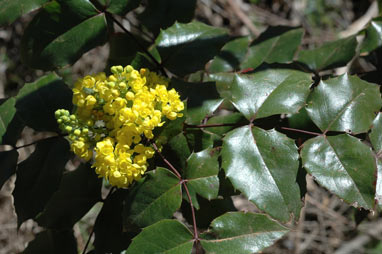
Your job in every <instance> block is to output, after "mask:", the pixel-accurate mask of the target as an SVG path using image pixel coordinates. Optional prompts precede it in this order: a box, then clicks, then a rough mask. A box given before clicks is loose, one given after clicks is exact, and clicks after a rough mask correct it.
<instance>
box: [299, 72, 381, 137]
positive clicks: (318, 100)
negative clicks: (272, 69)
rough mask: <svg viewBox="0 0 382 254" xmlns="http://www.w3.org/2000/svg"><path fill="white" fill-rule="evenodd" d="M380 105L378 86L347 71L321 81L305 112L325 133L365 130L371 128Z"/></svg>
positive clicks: (309, 99)
mask: <svg viewBox="0 0 382 254" xmlns="http://www.w3.org/2000/svg"><path fill="white" fill-rule="evenodd" d="M381 106H382V100H381V94H380V92H379V87H378V86H377V85H375V84H372V83H368V82H366V81H363V80H361V79H359V78H358V77H356V76H349V75H347V74H344V75H342V76H339V77H337V78H332V79H328V80H325V81H321V82H320V84H319V85H318V86H317V87H316V88H315V89H314V91H313V92H312V93H311V94H310V96H309V98H308V106H307V107H306V111H307V112H308V115H309V116H310V118H311V119H312V120H313V122H314V123H315V124H316V125H317V126H318V128H320V129H321V131H323V132H327V131H346V132H351V133H362V132H366V131H368V130H369V129H370V127H371V124H372V122H373V119H374V118H375V112H378V111H379V109H380V108H381Z"/></svg>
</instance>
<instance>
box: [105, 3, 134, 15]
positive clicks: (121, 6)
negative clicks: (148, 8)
mask: <svg viewBox="0 0 382 254" xmlns="http://www.w3.org/2000/svg"><path fill="white" fill-rule="evenodd" d="M140 3H141V0H109V1H108V5H107V9H106V10H107V11H108V12H110V13H113V14H118V15H122V16H123V15H125V14H126V13H128V12H129V11H131V10H134V9H135V8H137V7H138V6H139V4H140Z"/></svg>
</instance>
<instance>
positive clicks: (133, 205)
mask: <svg viewBox="0 0 382 254" xmlns="http://www.w3.org/2000/svg"><path fill="white" fill-rule="evenodd" d="M181 202H182V190H181V185H180V184H179V180H178V178H177V177H176V176H175V175H174V174H173V173H171V172H170V171H169V170H167V169H165V168H159V167H158V168H157V169H156V170H154V171H150V172H148V173H147V177H146V179H145V180H144V181H143V182H141V183H140V184H139V185H138V186H136V187H135V188H134V189H132V190H131V193H130V195H129V196H128V197H127V199H126V206H125V210H124V216H125V219H126V222H127V223H128V224H134V225H136V226H139V227H145V226H148V225H151V224H153V223H155V222H157V221H159V220H161V219H165V218H170V217H171V216H172V215H173V213H174V212H175V211H176V210H177V209H179V207H180V204H181Z"/></svg>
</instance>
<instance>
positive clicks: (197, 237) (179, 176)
mask: <svg viewBox="0 0 382 254" xmlns="http://www.w3.org/2000/svg"><path fill="white" fill-rule="evenodd" d="M151 144H152V146H153V147H154V150H155V151H156V152H157V153H158V154H159V156H160V157H161V158H162V160H163V161H164V162H165V163H166V164H167V166H169V168H170V169H171V170H172V171H173V172H174V174H175V175H176V176H177V177H178V179H179V183H180V184H182V185H183V187H184V189H185V191H186V194H187V198H188V201H189V202H190V206H191V214H192V223H193V228H194V239H195V241H196V242H197V241H199V235H198V228H197V226H196V216H195V210H194V205H193V204H192V199H191V195H190V191H189V190H188V187H187V184H186V183H187V179H183V178H182V176H181V175H180V173H179V171H178V170H177V169H176V168H175V167H174V166H173V165H172V164H171V163H170V162H169V161H168V160H167V159H166V158H165V157H164V156H163V154H162V153H161V152H160V151H159V149H158V147H157V145H156V144H155V143H154V142H152V143H151Z"/></svg>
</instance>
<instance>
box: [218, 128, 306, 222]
mask: <svg viewBox="0 0 382 254" xmlns="http://www.w3.org/2000/svg"><path fill="white" fill-rule="evenodd" d="M221 156H222V167H223V168H224V170H225V172H226V176H227V177H228V178H229V180H230V181H231V182H232V184H233V186H234V187H235V188H236V189H238V190H240V191H241V192H243V193H244V194H245V195H246V196H247V197H248V199H249V200H250V201H252V202H253V203H255V204H256V206H257V207H258V208H259V209H260V210H262V211H264V212H266V213H268V214H269V215H271V216H272V217H273V218H276V219H278V220H280V221H283V222H286V221H289V220H291V219H294V220H297V219H298V217H299V214H300V209H301V201H300V190H299V187H298V185H297V183H296V177H297V171H298V167H299V161H298V158H299V156H298V152H297V147H296V145H295V144H294V141H293V140H292V139H289V138H288V137H286V136H285V135H284V134H281V133H279V132H277V131H275V130H270V131H265V130H263V129H260V128H257V127H253V128H250V127H249V126H243V127H241V128H237V129H234V130H233V131H231V132H229V133H227V135H226V136H225V138H224V142H223V150H222V152H221Z"/></svg>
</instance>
